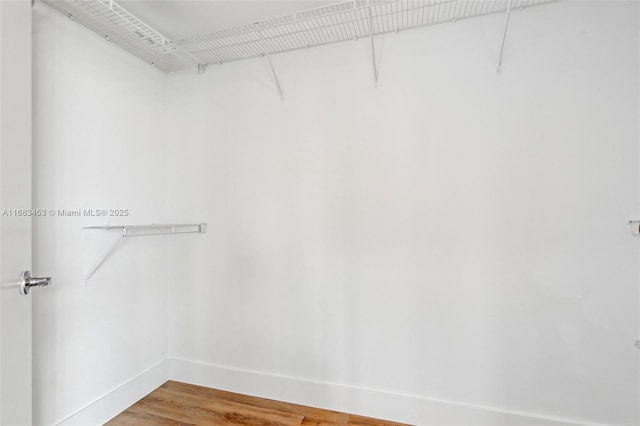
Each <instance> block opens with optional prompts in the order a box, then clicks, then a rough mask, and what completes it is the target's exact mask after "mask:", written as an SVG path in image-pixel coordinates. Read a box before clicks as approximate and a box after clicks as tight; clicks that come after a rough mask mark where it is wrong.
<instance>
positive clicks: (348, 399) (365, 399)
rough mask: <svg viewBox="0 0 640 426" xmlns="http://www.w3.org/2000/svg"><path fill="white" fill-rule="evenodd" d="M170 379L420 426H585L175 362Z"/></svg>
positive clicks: (568, 421)
mask: <svg viewBox="0 0 640 426" xmlns="http://www.w3.org/2000/svg"><path fill="white" fill-rule="evenodd" d="M169 378H170V379H171V380H175V381H179V382H185V383H191V384H195V385H200V386H206V387H211V388H216V389H221V390H227V391H230V392H237V393H242V394H246V395H254V396H259V397H262V398H269V399H276V400H279V401H286V402H290V403H294V404H302V405H310V406H314V407H319V408H324V409H328V410H334V411H341V412H347V413H353V414H359V415H363V416H368V417H376V418H380V419H387V420H394V421H397V422H403V423H409V424H416V425H424V426H427V425H434V426H435V425H437V426H445V425H447V426H448V425H464V426H499V425H502V426H561V425H562V426H568V425H572V426H575V425H585V424H584V423H578V422H575V421H571V420H569V419H559V418H549V417H542V416H537V415H532V414H528V413H518V412H507V411H504V410H496V409H493V408H489V407H482V406H474V405H469V404H460V403H456V402H451V401H440V400H435V399H430V398H424V397H420V396H414V395H403V394H396V393H389V392H381V391H377V390H372V389H363V388H357V387H353V386H347V385H342V384H337V383H327V382H318V381H311V380H306V379H301V378H297V377H288V376H280V375H275V374H269V373H263V372H259V371H251V370H244V369H237V368H230V367H226V366H222V365H214V364H208V363H201V362H194V361H189V360H183V359H175V358H173V359H172V358H170V359H169ZM585 426H586V425H585ZM594 426H595V425H594Z"/></svg>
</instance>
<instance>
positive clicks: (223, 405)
mask: <svg viewBox="0 0 640 426" xmlns="http://www.w3.org/2000/svg"><path fill="white" fill-rule="evenodd" d="M107 425H108V426H146V425H159V426H163V425H173V426H175V425H189V426H192V425H193V426H195V425H197V426H212V425H249V426H266V425H269V426H294V425H296V426H297V425H304V426H336V425H351V426H403V425H402V424H400V423H393V422H388V421H384V420H377V419H371V418H368V417H361V416H355V415H352V414H347V413H339V412H335V411H327V410H322V409H319V408H313V407H306V406H303V405H295V404H289V403H286V402H280V401H274V400H270V399H264V398H256V397H253V396H247V395H241V394H237V393H231V392H225V391H221V390H217V389H211V388H205V387H202V386H195V385H189V384H186V383H180V382H174V381H168V382H166V383H165V384H163V385H162V386H160V387H159V388H158V389H156V390H154V391H153V392H151V393H150V394H149V395H147V396H145V397H144V398H142V399H141V400H140V401H138V402H136V403H135V404H133V405H132V406H131V407H129V408H127V409H126V410H125V411H124V412H122V413H120V414H119V415H118V416H116V417H115V418H114V419H112V420H111V421H109V422H108V423H107ZM404 426H406V425H404Z"/></svg>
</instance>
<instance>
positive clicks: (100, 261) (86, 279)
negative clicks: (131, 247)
mask: <svg viewBox="0 0 640 426" xmlns="http://www.w3.org/2000/svg"><path fill="white" fill-rule="evenodd" d="M124 236H125V234H124V230H123V233H122V235H120V236H119V237H118V239H117V240H115V241H114V242H113V243H112V244H111V245H110V246H109V248H108V249H107V251H105V252H104V254H103V255H102V256H101V257H100V259H98V261H97V262H96V263H95V264H94V265H93V267H92V268H91V269H90V270H89V272H87V275H85V276H84V283H85V284H88V283H89V279H90V278H91V277H92V276H93V274H95V273H96V271H97V270H98V269H99V268H100V266H102V264H103V263H104V261H105V260H107V258H108V257H109V256H110V255H111V253H113V251H114V250H115V249H116V247H118V245H119V244H120V243H121V242H122V241H123V240H124Z"/></svg>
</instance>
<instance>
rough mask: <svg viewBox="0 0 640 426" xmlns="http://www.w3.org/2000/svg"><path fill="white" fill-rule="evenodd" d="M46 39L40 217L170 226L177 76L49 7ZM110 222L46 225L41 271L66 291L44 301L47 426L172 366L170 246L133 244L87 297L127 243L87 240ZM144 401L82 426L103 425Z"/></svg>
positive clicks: (39, 411)
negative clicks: (113, 214) (170, 133)
mask: <svg viewBox="0 0 640 426" xmlns="http://www.w3.org/2000/svg"><path fill="white" fill-rule="evenodd" d="M34 30H35V34H34V58H33V62H34V68H33V75H34V94H35V95H34V96H35V97H34V111H33V114H34V139H33V152H34V163H33V167H34V199H33V205H34V207H36V208H45V209H50V208H53V209H63V208H66V209H84V208H86V209H97V208H104V209H111V208H124V209H130V211H131V216H130V217H129V218H126V219H118V218H112V219H111V224H130V223H150V222H164V221H166V219H167V217H166V211H167V184H166V179H167V177H166V170H165V167H164V164H165V145H164V144H165V139H164V138H163V133H162V130H161V124H162V114H163V103H164V81H165V76H164V75H163V74H161V73H160V72H158V71H156V70H154V69H152V68H151V67H149V66H147V65H145V64H144V63H142V62H141V61H139V60H138V59H136V58H134V57H132V56H130V55H128V54H127V53H125V52H123V51H121V50H120V49H119V48H117V47H115V46H113V45H111V44H109V43H107V42H105V41H104V40H102V39H101V38H100V37H98V36H96V35H94V34H93V33H91V32H89V31H87V30H86V29H85V28H83V27H82V26H80V25H78V24H76V23H74V22H72V21H70V20H69V19H67V18H65V17H64V16H62V15H61V14H59V13H57V12H54V11H53V10H51V9H49V8H47V7H46V6H43V5H41V4H40V3H37V4H36V7H35V9H34ZM106 221H107V219H103V218H87V217H83V218H76V217H55V218H51V217H46V218H42V219H36V220H34V254H33V257H34V270H36V271H38V272H39V273H42V274H45V273H46V274H47V275H51V276H53V285H54V287H53V288H51V289H40V290H38V291H34V292H33V302H34V318H33V320H34V337H33V339H34V362H33V365H34V392H35V394H34V421H35V423H36V424H53V423H55V422H58V421H60V420H62V419H64V418H66V417H68V416H69V415H71V414H72V413H74V412H75V411H77V410H80V409H82V408H84V407H85V406H86V405H87V404H89V403H91V402H93V401H94V400H96V399H98V398H99V397H101V396H103V395H104V394H106V393H108V392H110V391H112V390H113V389H114V388H116V387H117V386H119V385H121V384H123V383H125V382H127V381H129V380H130V379H132V378H133V377H135V376H137V375H138V374H140V373H142V372H144V371H145V370H147V369H149V368H150V367H153V366H155V365H156V364H158V363H160V362H162V361H164V360H165V359H166V356H167V320H166V319H167V268H166V265H167V251H166V250H167V246H166V244H167V241H166V240H165V239H162V238H148V239H144V238H141V239H134V240H127V241H126V242H124V243H123V244H122V245H121V246H120V248H119V249H118V251H117V252H116V253H115V254H114V256H113V257H112V258H110V259H108V260H107V261H106V263H105V264H104V266H103V267H102V268H101V269H100V270H99V271H98V272H97V273H96V275H95V276H94V277H93V278H92V280H91V281H90V282H89V285H87V286H85V285H84V284H83V283H82V277H83V275H84V273H86V272H87V270H88V269H89V267H90V266H91V265H92V263H93V262H94V261H95V260H96V259H97V258H98V256H99V255H100V254H101V253H102V251H104V250H105V249H106V248H107V246H108V245H109V244H110V242H111V241H112V240H113V239H114V238H115V237H116V234H113V233H111V234H107V233H100V232H97V231H81V229H80V228H81V227H82V226H91V225H103V224H105V223H106ZM164 378H166V377H164ZM160 380H163V379H160ZM157 381H158V380H156V382H157ZM161 382H162V381H160V382H159V383H155V384H148V386H147V387H148V389H147V391H148V390H149V389H152V388H153V387H155V386H157V385H158V384H160V383H161ZM149 386H151V387H149ZM138 391H140V390H139V389H138ZM142 395H144V393H142V394H138V396H137V397H140V396H142ZM137 397H134V399H133V400H131V399H129V400H128V401H127V400H124V402H122V403H121V405H119V406H117V405H116V406H108V407H104V406H102V407H101V410H102V411H101V415H103V416H102V417H100V416H99V415H97V416H95V417H93V418H92V419H91V421H90V422H87V421H86V418H85V420H84V421H85V422H84V423H80V424H85V425H86V424H101V422H104V421H105V420H107V419H108V418H110V417H111V416H113V415H114V414H115V413H117V412H119V411H120V410H122V409H124V408H125V407H126V406H128V405H129V404H131V403H132V402H134V401H135V399H136V398H137ZM129 398H131V395H129ZM103 405H104V404H103Z"/></svg>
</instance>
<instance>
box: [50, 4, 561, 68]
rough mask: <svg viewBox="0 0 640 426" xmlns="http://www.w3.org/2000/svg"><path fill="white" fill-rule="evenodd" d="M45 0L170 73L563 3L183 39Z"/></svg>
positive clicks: (386, 8) (111, 14)
mask: <svg viewBox="0 0 640 426" xmlns="http://www.w3.org/2000/svg"><path fill="white" fill-rule="evenodd" d="M42 1H43V2H44V3H45V4H47V5H49V6H51V7H53V8H55V9H57V10H59V11H60V12H62V13H64V14H65V15H67V16H69V17H70V18H71V19H74V20H76V21H77V22H79V23H81V24H83V25H85V26H86V27H88V28H89V29H91V30H93V31H95V32H97V33H98V34H100V35H101V36H102V37H104V38H105V39H107V40H109V41H111V42H113V43H115V44H117V45H119V46H120V47H122V48H123V49H125V50H127V51H129V52H130V53H132V54H133V55H135V56H138V57H139V58H140V59H142V60H144V61H146V62H147V63H150V64H152V65H154V66H155V67H156V68H158V69H160V70H161V71H164V72H167V73H168V72H174V71H180V70H185V69H192V68H196V67H198V66H204V65H211V64H221V63H225V62H231V61H237V60H241V59H249V58H255V57H260V56H265V55H273V54H276V53H282V52H288V51H292V50H298V49H305V48H310V47H314V46H321V45H326V44H331V43H338V42H342V41H348V40H358V39H360V38H363V37H370V36H375V35H380V34H386V33H390V32H398V31H403V30H407V29H412V28H420V27H426V26H430V25H436V24H440V23H445V22H456V21H458V20H461V19H466V18H471V17H476V16H483V15H488V14H493V13H499V12H504V11H506V10H507V8H508V7H509V3H511V5H510V7H511V9H524V8H526V7H530V6H535V5H539V4H543V3H550V2H555V1H557V0H511V2H510V1H509V0H351V1H346V2H342V3H337V4H333V5H329V6H324V7H320V8H316V9H310V10H306V11H302V12H298V13H294V14H291V15H287V16H282V17H279V18H274V19H269V20H265V21H260V22H255V23H251V24H247V25H242V26H239V27H235V28H230V29H226V30H222V31H217V32H212V33H209V34H203V35H196V36H194V37H189V38H184V39H181V40H169V39H168V38H166V37H164V36H163V35H162V34H161V33H159V32H158V31H156V30H155V29H153V28H151V27H150V26H149V25H147V24H146V23H144V22H142V21H141V20H140V19H138V18H137V17H135V16H134V15H132V14H131V13H129V12H128V11H127V10H126V9H125V8H123V7H122V6H120V5H119V4H118V3H116V2H115V1H113V0H42Z"/></svg>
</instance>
